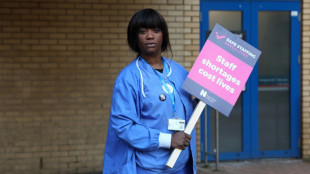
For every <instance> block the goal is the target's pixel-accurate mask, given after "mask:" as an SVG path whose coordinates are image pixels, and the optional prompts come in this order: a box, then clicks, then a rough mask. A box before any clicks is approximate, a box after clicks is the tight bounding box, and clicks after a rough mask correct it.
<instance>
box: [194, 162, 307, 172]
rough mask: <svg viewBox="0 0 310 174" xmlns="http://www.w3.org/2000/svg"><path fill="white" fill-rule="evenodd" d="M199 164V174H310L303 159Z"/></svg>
mask: <svg viewBox="0 0 310 174" xmlns="http://www.w3.org/2000/svg"><path fill="white" fill-rule="evenodd" d="M215 169H216V166H215V163H213V162H212V163H208V166H207V167H205V166H204V164H198V174H310V162H305V161H303V160H301V159H258V160H246V161H236V162H220V163H219V165H218V170H217V171H216V170H215Z"/></svg>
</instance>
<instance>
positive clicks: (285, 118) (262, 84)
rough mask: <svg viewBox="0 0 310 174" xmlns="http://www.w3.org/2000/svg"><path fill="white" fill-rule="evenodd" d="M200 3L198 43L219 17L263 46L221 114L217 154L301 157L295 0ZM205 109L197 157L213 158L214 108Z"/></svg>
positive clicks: (234, 157)
mask: <svg viewBox="0 0 310 174" xmlns="http://www.w3.org/2000/svg"><path fill="white" fill-rule="evenodd" d="M200 8H201V9H200V10H201V23H200V26H201V27H200V31H201V33H200V37H201V39H200V44H201V48H202V46H203V44H204V43H205V41H206V38H207V34H208V32H209V31H210V30H212V28H213V26H214V25H215V24H216V23H218V24H220V25H222V26H223V27H225V28H226V29H228V30H230V31H231V32H233V33H238V35H240V37H242V38H243V39H244V40H246V41H247V42H248V43H250V44H251V45H253V46H254V47H257V48H258V49H259V50H261V51H262V54H261V56H260V59H259V60H258V63H257V65H256V66H255V68H254V70H253V71H252V74H251V76H250V77H249V79H248V81H247V84H246V86H245V89H244V91H243V92H242V93H241V94H240V97H239V99H238V101H237V102H236V104H235V106H234V108H233V110H232V112H231V114H230V116H229V117H225V116H224V115H221V114H220V119H219V154H220V156H219V159H220V160H237V159H252V158H274V157H300V148H299V146H300V56H299V55H300V2H299V1H285V2H280V1H263V2H260V1H257V2H256V1H238V2H236V1H234V2H233V1H231V2H230V1H219V0H217V1H207V0H201V1H200ZM206 113H207V126H206V128H207V129H206V131H205V125H204V123H205V120H204V118H203V117H201V132H202V133H201V143H202V146H201V147H202V149H203V150H202V152H201V159H202V160H205V159H208V160H211V161H212V160H214V159H215V158H214V155H212V154H215V153H214V151H215V110H214V109H212V108H211V107H207V110H206ZM205 132H206V136H205V135H204V133H205ZM205 144H206V145H207V146H206V147H207V149H204V148H203V147H205ZM205 152H207V153H205ZM207 154H208V155H207Z"/></svg>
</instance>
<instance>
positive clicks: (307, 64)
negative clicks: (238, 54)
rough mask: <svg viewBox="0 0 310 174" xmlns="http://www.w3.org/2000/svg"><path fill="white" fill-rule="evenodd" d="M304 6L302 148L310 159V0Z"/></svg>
mask: <svg viewBox="0 0 310 174" xmlns="http://www.w3.org/2000/svg"><path fill="white" fill-rule="evenodd" d="M301 6H302V20H301V23H302V26H301V30H302V32H301V33H302V34H301V40H302V43H301V44H302V48H301V54H302V55H301V59H302V60H301V62H302V64H301V65H302V66H301V69H302V70H301V73H302V74H301V76H302V82H301V86H302V89H301V90H302V91H301V94H302V97H301V98H302V100H301V104H302V118H301V120H302V121H301V127H302V130H301V138H302V141H301V148H302V157H303V158H304V159H310V88H309V86H310V0H303V1H302V2H301Z"/></svg>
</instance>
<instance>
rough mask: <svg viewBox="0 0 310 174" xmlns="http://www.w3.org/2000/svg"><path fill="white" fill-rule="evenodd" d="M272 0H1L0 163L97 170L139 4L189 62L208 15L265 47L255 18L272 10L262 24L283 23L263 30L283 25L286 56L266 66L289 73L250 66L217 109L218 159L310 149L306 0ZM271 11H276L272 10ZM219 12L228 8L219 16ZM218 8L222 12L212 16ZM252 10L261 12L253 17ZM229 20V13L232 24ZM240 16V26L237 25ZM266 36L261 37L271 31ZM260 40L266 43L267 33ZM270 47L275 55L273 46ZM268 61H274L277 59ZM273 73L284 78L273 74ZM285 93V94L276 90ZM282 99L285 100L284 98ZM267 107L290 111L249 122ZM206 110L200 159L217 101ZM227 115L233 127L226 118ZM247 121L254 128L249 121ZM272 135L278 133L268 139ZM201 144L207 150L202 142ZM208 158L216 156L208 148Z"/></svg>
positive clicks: (177, 55) (309, 153) (22, 168)
mask: <svg viewBox="0 0 310 174" xmlns="http://www.w3.org/2000/svg"><path fill="white" fill-rule="evenodd" d="M260 3H262V4H260ZM268 3H271V2H270V1H267V0H266V1H254V0H253V1H228V0H227V1H205V0H2V1H1V2H0V31H1V32H0V50H1V52H0V138H1V141H0V169H1V171H2V172H4V173H21V172H23V173H88V172H98V171H101V168H102V161H103V152H104V147H105V144H106V143H108V142H105V141H106V133H107V127H108V120H109V113H110V106H111V96H112V88H113V83H114V80H115V78H116V77H117V75H118V73H119V72H120V70H121V69H122V68H123V67H125V66H126V65H127V64H128V63H129V62H131V61H132V60H133V59H134V58H135V56H136V55H135V53H133V52H132V51H130V49H129V47H128V46H127V43H126V31H127V25H128V22H129V20H130V18H131V16H132V15H133V14H134V13H135V12H136V11H138V10H140V9H143V8H153V9H156V10H158V11H159V12H160V13H161V14H162V15H163V16H164V17H165V19H166V21H167V23H168V27H169V32H170V39H171V44H172V51H173V57H172V59H173V60H175V61H177V62H179V63H181V64H182V65H183V66H184V67H186V68H187V69H188V70H190V68H191V66H192V65H193V62H194V61H195V59H196V57H197V56H198V54H199V50H200V48H201V47H202V45H203V43H204V41H205V39H206V33H207V31H209V30H211V29H212V25H213V24H214V23H221V22H222V24H223V25H224V27H227V28H229V29H230V30H233V31H236V32H237V31H238V32H243V33H244V34H245V39H246V40H247V41H248V42H250V43H251V44H253V45H254V46H256V47H258V48H259V49H264V50H262V51H263V52H268V51H270V50H268V49H267V48H265V47H264V46H265V44H264V42H260V41H262V39H258V38H259V37H258V35H257V33H260V29H262V30H263V28H260V29H258V28H259V26H260V25H259V24H260V22H264V20H263V21H259V19H260V18H261V17H267V19H270V20H266V21H268V22H269V23H267V24H268V26H271V24H277V25H274V26H273V27H277V26H281V27H282V28H281V27H280V28H276V29H273V28H272V27H269V28H268V31H272V32H273V33H274V35H275V34H282V35H281V36H283V37H280V38H283V39H286V40H280V43H285V42H289V43H288V44H284V45H283V47H281V48H279V49H282V50H281V51H280V52H281V57H285V56H286V59H287V61H289V62H286V64H282V63H281V61H280V62H279V61H278V63H279V65H278V66H274V67H272V66H271V67H268V68H266V70H273V69H281V70H283V72H286V73H289V74H288V76H285V75H284V74H276V72H275V74H268V73H267V74H260V72H261V70H260V69H259V67H257V68H256V70H254V73H256V74H254V75H251V78H250V82H251V83H249V84H247V89H246V91H245V94H242V95H243V97H242V101H240V102H239V103H237V104H239V105H237V107H236V108H237V109H236V110H235V111H233V112H234V114H235V115H236V116H235V115H231V116H230V117H229V118H228V120H224V117H223V118H222V117H221V120H220V124H221V125H222V128H227V130H225V129H220V143H222V144H220V152H221V153H220V160H229V159H232V160H233V159H252V158H269V157H278V158H281V157H287V156H293V157H297V158H303V159H308V158H310V112H309V110H310V88H309V86H310V0H304V1H288V0H286V1H272V3H271V4H268ZM279 3H284V6H285V7H286V9H281V8H280V7H282V6H281V5H282V4H281V5H279ZM285 3H293V5H291V4H285ZM219 7H221V8H219ZM250 7H251V8H250ZM291 8H293V9H291ZM249 9H250V10H249ZM274 11H276V12H279V13H275V16H273V14H274V13H273V12H274ZM227 12H234V13H227ZM261 12H262V13H261ZM265 12H266V13H265ZM225 14H227V15H228V16H230V17H232V18H229V19H230V20H228V21H227V20H226V21H225V19H227V18H226V17H225ZM221 15H224V18H217V17H218V16H221ZM255 15H257V16H261V17H259V18H258V17H256V18H255ZM249 16H251V18H249ZM253 16H254V17H253ZM252 17H253V18H252ZM286 18H288V19H286ZM279 19H281V20H279ZM231 21H234V22H232V24H231V23H229V22H231ZM253 21H256V22H257V23H253ZM278 21H281V22H278ZM292 21H293V22H292ZM236 24H237V25H239V26H235V25H236ZM282 25H283V26H282ZM240 26H241V27H240ZM230 27H232V28H230ZM235 27H236V28H235ZM238 27H239V28H238ZM285 27H286V28H285ZM255 28H257V30H255ZM296 28H297V29H296ZM285 29H286V30H285ZM292 31H294V32H293V33H292ZM285 32H288V35H287V36H286V35H284V34H285ZM267 33H268V32H267ZM283 33H284V34H283ZM294 33H295V34H296V33H297V35H294ZM298 33H299V34H298ZM286 34H287V33H286ZM263 36H264V37H265V39H266V38H268V36H270V35H263ZM277 36H278V35H277ZM280 38H279V39H280ZM265 39H263V40H265ZM265 42H266V43H267V39H266V40H265ZM268 43H269V42H268ZM270 43H274V42H273V41H270ZM285 46H286V47H285ZM269 47H270V46H269ZM271 47H273V45H271ZM283 48H287V50H286V49H283ZM265 49H266V50H265ZM275 50H277V49H275ZM293 53H294V54H293ZM270 54H271V55H273V53H272V51H271V53H270ZM287 54H288V55H289V56H287ZM291 54H293V56H292V55H291ZM267 55H268V54H265V55H263V56H262V57H261V60H268V59H271V58H270V57H269V56H267ZM282 55H283V56H282ZM296 55H297V57H296ZM167 56H171V55H169V54H167ZM272 58H273V57H272ZM291 60H292V61H293V62H291ZM294 60H295V62H294ZM259 61H260V60H259ZM264 62H265V61H262V63H263V64H259V66H260V67H264V66H266V65H269V64H268V61H267V63H266V64H264ZM271 62H272V63H277V61H273V59H271ZM270 64H271V63H270ZM278 67H284V68H278ZM264 70H265V69H264ZM281 73H282V71H281ZM292 73H293V74H292ZM260 75H262V76H260ZM268 75H269V76H268ZM272 80H276V81H277V82H279V81H280V82H281V83H280V82H279V83H275V82H274V83H272V82H271V81H272ZM259 89H261V91H263V92H267V93H265V94H262V96H264V97H258V96H260V94H259ZM268 90H271V91H272V92H271V93H272V94H277V95H276V97H274V98H276V99H279V100H275V101H274V102H273V104H274V103H278V104H279V103H280V104H279V105H269V104H270V103H268V101H269V100H268V99H266V97H268V96H271V95H270V94H269V93H268ZM283 92H284V93H283ZM247 95H248V96H247ZM285 95H288V97H287V98H285V97H284V98H281V97H283V96H285ZM260 99H266V100H262V101H263V103H264V104H265V105H264V106H263V107H264V108H265V109H260V107H259V106H260V105H259V100H260ZM286 100H287V101H288V102H286V103H284V104H283V105H281V104H282V103H283V102H282V101H286ZM246 103H247V104H246ZM249 103H255V104H256V105H250V104H249ZM296 103H297V104H296ZM283 106H287V107H283ZM277 107H281V108H280V109H279V108H277ZM246 108H251V109H248V110H247V109H246ZM269 108H270V109H269ZM273 108H277V109H276V110H274V112H276V114H272V115H283V114H284V115H285V114H286V115H287V119H286V120H284V121H283V120H282V119H281V118H279V117H276V118H275V119H274V120H268V117H267V118H265V119H266V121H267V123H269V122H270V123H273V124H271V125H268V124H262V125H261V126H260V125H259V124H255V122H259V123H260V122H261V121H264V120H260V118H261V117H259V115H260V114H259V112H260V111H261V110H262V111H266V112H263V115H267V116H268V113H269V112H267V111H269V110H272V109H273ZM277 111H281V114H277ZM206 113H207V117H206V118H207V121H208V122H207V125H208V126H207V129H204V121H205V119H204V117H201V118H202V119H201V120H202V121H201V122H200V123H199V124H197V126H196V129H197V133H198V136H197V142H198V143H197V144H198V147H197V151H198V153H197V154H198V156H197V158H198V161H203V160H205V159H207V158H206V157H208V155H206V153H205V152H206V151H209V152H210V153H211V152H213V149H214V140H213V139H214V126H212V125H213V121H214V120H213V111H212V109H208V110H207V112H206ZM240 113H242V114H240ZM265 113H266V114H265ZM238 114H239V115H238ZM253 114H254V115H253ZM247 122H248V123H250V125H249V124H246V123H247ZM230 123H233V124H230ZM230 125H234V126H235V127H229V126H230ZM253 125H254V126H253ZM281 125H282V126H281ZM283 125H286V126H283ZM252 126H253V127H254V128H255V126H256V128H257V129H255V130H254V128H251V127H252ZM267 126H270V127H275V126H279V127H278V128H279V129H275V131H276V132H278V133H279V134H275V135H271V136H270V137H269V138H270V139H271V140H272V141H270V142H274V144H275V146H272V145H268V143H267V144H264V142H269V139H264V137H268V136H262V137H260V135H268V134H269V133H270V134H272V133H271V131H273V129H271V130H270V131H267V132H264V130H265V129H264V128H267ZM237 128H238V129H237ZM235 129H236V130H238V131H239V132H236V131H232V134H227V132H230V131H229V130H235ZM266 130H268V129H266ZM206 132H207V133H206ZM225 132H226V133H225ZM249 132H251V133H249ZM281 132H286V134H284V135H283V134H281ZM205 133H206V134H205ZM234 133H236V135H235V134H234ZM205 135H207V136H205ZM221 137H222V138H221ZM229 138H234V139H233V140H232V139H229ZM260 138H261V139H260ZM277 138H278V139H277ZM274 139H276V140H277V141H273V140H274ZM205 140H207V141H205ZM225 140H226V141H225ZM227 141H228V142H234V143H232V144H233V146H226V145H227V144H229V143H228V142H227ZM255 143H256V144H255ZM260 143H262V144H260ZM205 144H206V145H207V148H206V149H207V150H205V148H204V146H205ZM248 144H252V145H251V146H249V145H248ZM253 144H254V145H253ZM281 145H283V146H281ZM260 147H262V149H263V150H262V149H260ZM264 148H266V149H264ZM268 148H271V150H270V149H268ZM221 149H222V151H221ZM240 149H241V150H240ZM255 149H256V150H255ZM257 149H258V150H257ZM208 160H210V161H212V160H213V158H212V155H210V157H208Z"/></svg>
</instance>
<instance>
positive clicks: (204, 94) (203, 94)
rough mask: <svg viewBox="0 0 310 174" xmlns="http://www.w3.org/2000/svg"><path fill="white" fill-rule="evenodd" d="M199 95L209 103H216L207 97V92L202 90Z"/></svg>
mask: <svg viewBox="0 0 310 174" xmlns="http://www.w3.org/2000/svg"><path fill="white" fill-rule="evenodd" d="M200 95H201V96H202V97H204V98H206V99H207V100H209V101H210V102H211V103H213V102H216V100H215V99H214V98H213V97H211V96H209V95H208V92H207V91H205V90H203V89H202V90H201V91H200Z"/></svg>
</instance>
